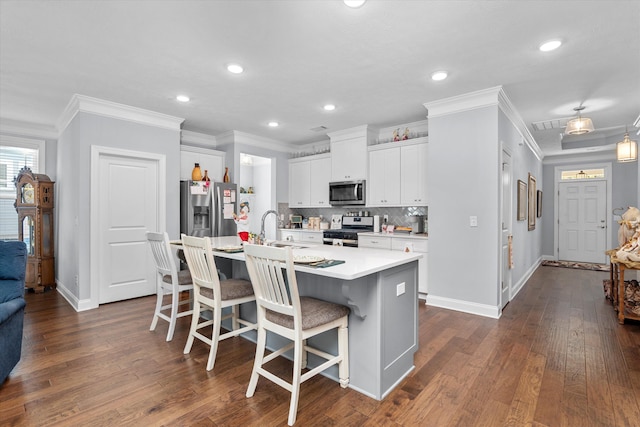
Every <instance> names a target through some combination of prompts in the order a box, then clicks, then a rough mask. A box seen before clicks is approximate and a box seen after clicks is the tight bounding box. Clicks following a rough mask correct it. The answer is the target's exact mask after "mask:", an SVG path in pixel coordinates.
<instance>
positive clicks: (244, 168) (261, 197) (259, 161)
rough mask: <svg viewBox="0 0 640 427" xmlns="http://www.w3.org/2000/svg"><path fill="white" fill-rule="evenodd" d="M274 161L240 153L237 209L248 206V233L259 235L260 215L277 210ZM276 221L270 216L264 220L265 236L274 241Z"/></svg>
mask: <svg viewBox="0 0 640 427" xmlns="http://www.w3.org/2000/svg"><path fill="white" fill-rule="evenodd" d="M273 163H274V160H273V159H271V158H268V157H261V156H256V155H253V154H247V153H240V177H239V181H238V192H239V198H238V207H239V209H240V206H242V204H243V203H245V204H246V205H248V206H249V232H251V233H255V234H258V233H260V220H261V219H262V214H264V213H265V212H266V211H268V210H270V209H275V210H277V206H276V198H275V195H276V194H275V179H274V174H273V171H274V167H273ZM276 225H277V219H276V218H274V217H273V215H270V216H268V217H267V218H266V220H265V236H266V238H267V239H270V240H276V239H277V235H276V231H275V230H276Z"/></svg>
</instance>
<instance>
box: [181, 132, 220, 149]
mask: <svg viewBox="0 0 640 427" xmlns="http://www.w3.org/2000/svg"><path fill="white" fill-rule="evenodd" d="M180 143H181V144H183V145H196V146H200V147H205V148H216V143H217V140H216V137H215V136H212V135H207V134H204V133H199V132H192V131H189V130H184V129H183V130H182V131H181V132H180Z"/></svg>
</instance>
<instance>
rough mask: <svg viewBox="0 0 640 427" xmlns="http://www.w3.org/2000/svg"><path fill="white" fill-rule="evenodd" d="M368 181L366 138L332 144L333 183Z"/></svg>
mask: <svg viewBox="0 0 640 427" xmlns="http://www.w3.org/2000/svg"><path fill="white" fill-rule="evenodd" d="M354 179H367V140H366V138H365V137H358V138H351V139H344V140H341V141H335V142H333V141H332V142H331V181H350V180H354Z"/></svg>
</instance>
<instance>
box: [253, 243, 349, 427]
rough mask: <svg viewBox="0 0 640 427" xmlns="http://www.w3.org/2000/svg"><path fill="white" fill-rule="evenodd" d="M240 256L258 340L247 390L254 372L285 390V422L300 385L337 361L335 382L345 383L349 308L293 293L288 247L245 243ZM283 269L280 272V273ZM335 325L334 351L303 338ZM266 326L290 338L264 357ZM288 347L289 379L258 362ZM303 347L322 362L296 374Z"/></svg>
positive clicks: (292, 419)
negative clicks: (250, 289) (290, 354)
mask: <svg viewBox="0 0 640 427" xmlns="http://www.w3.org/2000/svg"><path fill="white" fill-rule="evenodd" d="M244 248H245V249H244V253H245V260H246V263H247V269H248V271H249V277H250V279H251V283H252V285H253V290H254V293H255V295H256V305H257V315H258V343H257V347H256V358H255V361H254V365H253V371H252V373H251V380H250V381H249V388H248V389H247V397H251V396H253V394H254V392H255V390H256V386H257V384H258V378H259V376H260V375H262V376H263V377H265V378H267V379H268V380H271V381H273V382H274V383H276V384H278V385H279V386H281V387H282V388H284V389H286V390H288V391H289V392H290V393H291V404H290V405H289V419H288V423H289V425H290V426H291V425H293V424H294V423H295V421H296V414H297V411H298V397H299V394H300V384H301V383H303V382H305V381H306V380H308V379H309V378H311V377H313V376H314V375H316V374H318V373H320V372H322V371H323V370H325V369H327V368H328V367H330V366H332V365H335V364H338V371H339V376H340V386H342V387H347V386H348V385H349V329H348V319H349V308H348V307H345V306H343V305H340V304H334V303H331V302H327V301H322V300H319V299H316V298H311V297H301V296H300V295H299V294H298V283H297V281H296V274H295V270H294V264H293V252H292V250H291V248H275V247H270V246H259V245H245V247H244ZM283 270H284V274H283ZM334 328H337V329H338V355H337V356H334V355H332V354H329V353H326V352H324V351H321V350H319V349H316V348H313V347H310V346H308V345H307V339H308V338H311V337H313V336H315V335H318V334H320V333H322V332H325V331H328V330H331V329H334ZM267 331H271V332H274V333H276V334H278V335H281V336H283V337H285V338H288V339H290V340H291V341H292V342H291V343H289V344H286V345H285V346H284V347H282V348H281V349H279V350H276V351H274V352H272V353H270V354H269V355H267V356H265V354H264V352H265V345H266V338H267ZM291 348H293V349H294V350H293V353H294V359H293V379H292V382H291V383H288V382H287V381H285V380H283V379H282V378H280V377H278V376H276V375H274V374H273V373H271V372H269V371H268V370H267V369H265V368H264V365H265V364H266V363H267V362H269V361H271V360H273V359H275V358H276V357H278V356H280V355H282V354H283V353H285V352H286V351H288V350H290V349H291ZM307 352H310V353H313V354H315V355H317V356H320V357H322V358H323V359H326V362H324V363H322V364H320V365H319V366H317V367H315V368H313V369H311V370H309V371H307V372H305V373H304V374H303V373H302V369H304V368H306V361H307V357H306V355H307Z"/></svg>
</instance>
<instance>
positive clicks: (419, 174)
mask: <svg viewBox="0 0 640 427" xmlns="http://www.w3.org/2000/svg"><path fill="white" fill-rule="evenodd" d="M427 159H428V144H416V145H407V146H405V147H402V148H401V186H400V187H401V195H402V197H401V203H402V204H403V205H405V206H406V205H408V206H415V205H426V204H427V203H428V199H427Z"/></svg>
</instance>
